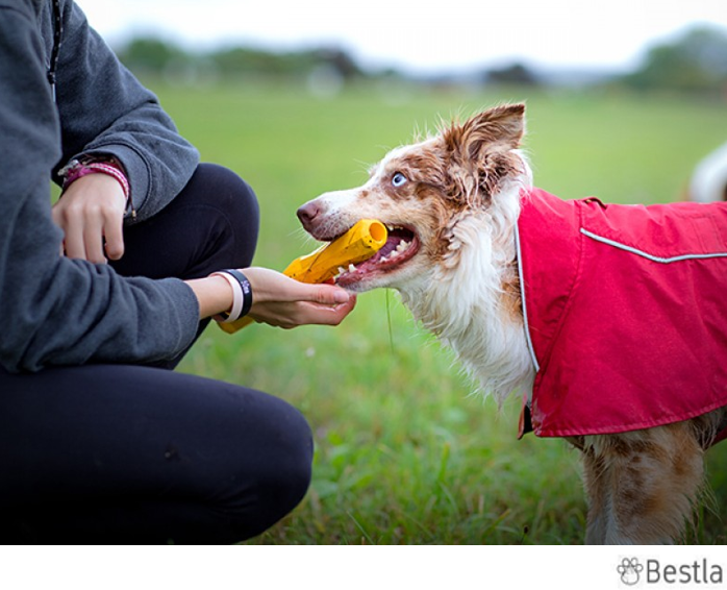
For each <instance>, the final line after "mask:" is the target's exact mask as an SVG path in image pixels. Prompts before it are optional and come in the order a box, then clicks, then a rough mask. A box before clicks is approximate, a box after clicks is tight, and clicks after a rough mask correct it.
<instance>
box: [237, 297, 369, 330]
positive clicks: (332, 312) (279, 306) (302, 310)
mask: <svg viewBox="0 0 727 590" xmlns="http://www.w3.org/2000/svg"><path fill="white" fill-rule="evenodd" d="M355 306H356V297H355V296H354V295H351V296H350V297H349V299H348V301H347V302H345V303H339V304H336V305H328V304H324V303H315V302H311V301H295V302H284V303H267V304H264V305H262V306H255V305H254V306H253V311H252V312H251V313H250V317H252V318H253V319H254V320H255V321H257V322H263V323H266V324H269V325H271V326H275V327H278V328H284V329H291V328H297V327H299V326H305V325H310V324H317V325H324V326H337V325H338V324H340V323H341V322H342V321H343V320H344V319H345V318H346V316H348V314H349V313H351V311H353V309H354V307H355Z"/></svg>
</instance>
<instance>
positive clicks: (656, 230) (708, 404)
mask: <svg viewBox="0 0 727 590" xmlns="http://www.w3.org/2000/svg"><path fill="white" fill-rule="evenodd" d="M517 233H518V242H519V244H518V248H519V250H518V260H519V265H520V282H521V289H522V301H523V310H524V313H525V320H526V324H527V333H528V344H529V347H530V351H531V354H532V356H533V362H534V364H535V368H536V370H537V374H536V376H535V383H534V385H533V390H532V397H531V398H530V399H529V400H527V402H526V407H525V408H524V411H523V415H524V417H525V418H524V419H525V421H527V418H528V413H529V418H530V421H531V423H532V430H533V431H534V432H535V434H536V435H538V436H573V435H585V434H606V433H616V432H625V431H629V430H638V429H641V428H650V427H653V426H659V425H662V424H668V423H671V422H677V421H680V420H686V419H688V418H692V417H694V416H698V415H700V414H704V413H706V412H709V411H711V410H714V409H716V408H719V407H720V406H725V405H727V203H711V204H701V203H673V204H670V205H650V206H643V205H604V204H603V203H601V202H600V201H599V200H598V199H594V198H589V199H582V200H577V201H564V200H562V199H559V198H558V197H555V196H553V195H550V194H548V193H546V192H545V191H542V190H539V189H533V190H530V191H528V192H527V193H523V197H522V213H521V214H520V219H519V222H518V232H517ZM521 422H522V421H521ZM524 429H528V426H527V425H526V426H524V427H523V425H522V424H521V433H522V431H523V430H524Z"/></svg>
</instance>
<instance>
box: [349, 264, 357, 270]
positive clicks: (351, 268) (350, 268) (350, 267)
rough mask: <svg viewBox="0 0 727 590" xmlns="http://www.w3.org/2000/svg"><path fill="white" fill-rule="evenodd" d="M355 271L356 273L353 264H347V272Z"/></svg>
mask: <svg viewBox="0 0 727 590" xmlns="http://www.w3.org/2000/svg"><path fill="white" fill-rule="evenodd" d="M355 271H356V267H355V266H354V265H353V264H349V265H348V272H355Z"/></svg>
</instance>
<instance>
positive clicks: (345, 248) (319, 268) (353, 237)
mask: <svg viewBox="0 0 727 590" xmlns="http://www.w3.org/2000/svg"><path fill="white" fill-rule="evenodd" d="M387 237H388V232H387V230H386V226H385V225H384V224H383V223H381V222H380V221H377V220H376V219H362V220H361V221H359V222H358V223H356V224H355V225H354V226H353V227H352V228H351V229H349V230H348V231H347V232H346V233H345V234H343V235H342V236H341V237H339V238H337V239H335V240H334V241H332V242H331V243H329V244H324V245H323V246H321V247H320V248H318V249H317V250H315V251H314V252H311V253H310V254H307V255H306V256H301V257H300V258H296V259H295V260H293V262H291V263H290V264H289V265H288V268H286V269H285V270H284V271H283V274H284V275H286V276H289V277H290V278H292V279H295V280H296V281H300V282H301V283H324V282H325V281H327V280H328V279H331V278H333V277H335V276H336V275H337V274H338V273H339V272H340V271H339V269H340V268H343V269H347V268H348V266H349V265H350V264H358V263H359V262H363V261H364V260H368V259H369V258H371V257H372V256H373V255H374V254H376V252H378V251H379V250H380V249H381V248H382V247H383V245H384V244H386V238H387ZM252 322H253V320H252V318H249V317H244V318H240V319H239V320H237V321H236V322H232V323H231V324H218V325H219V326H220V328H222V329H223V330H224V331H225V332H228V333H229V334H233V333H235V332H237V331H238V330H240V329H242V328H244V327H245V326H248V325H249V324H251V323H252Z"/></svg>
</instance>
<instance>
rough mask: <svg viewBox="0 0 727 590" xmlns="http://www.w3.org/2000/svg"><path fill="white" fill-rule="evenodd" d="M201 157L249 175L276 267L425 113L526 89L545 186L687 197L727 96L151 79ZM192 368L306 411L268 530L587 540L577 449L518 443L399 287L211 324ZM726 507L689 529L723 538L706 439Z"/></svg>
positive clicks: (722, 468) (571, 191)
mask: <svg viewBox="0 0 727 590" xmlns="http://www.w3.org/2000/svg"><path fill="white" fill-rule="evenodd" d="M151 86H152V87H153V88H154V89H155V90H156V91H157V92H158V93H159V95H160V98H161V101H162V104H163V105H164V106H165V107H166V109H167V110H168V111H169V112H170V113H171V114H172V116H173V117H174V118H175V120H176V121H177V124H178V126H179V127H180V130H181V131H182V133H183V134H184V135H186V136H187V137H188V138H189V139H190V140H192V141H193V142H194V143H195V144H196V145H197V146H198V147H199V149H200V151H201V153H202V157H203V159H204V160H205V161H214V162H218V163H221V164H224V165H227V166H229V167H231V168H232V169H234V170H235V171H237V172H238V173H239V174H240V175H242V176H243V177H244V178H246V179H247V180H248V181H249V182H250V183H251V184H252V186H253V187H254V188H255V189H256V192H257V194H258V197H259V199H260V203H261V210H262V235H261V240H260V245H259V250H258V253H257V256H256V260H255V263H256V264H258V265H263V266H269V267H272V268H278V269H281V268H283V267H284V266H285V265H286V264H287V263H288V262H289V260H291V259H292V258H294V257H296V256H299V255H301V254H303V253H306V252H308V251H309V250H311V249H312V246H313V245H312V244H311V242H310V241H308V240H307V239H306V238H305V237H304V235H303V233H302V231H301V230H300V229H299V225H298V222H297V219H296V217H295V210H296V208H297V207H298V205H300V204H301V203H303V202H305V201H307V200H308V199H310V198H312V197H314V196H316V195H318V194H319V193H321V192H324V191H326V190H330V189H336V188H345V187H350V186H355V185H358V184H360V183H361V182H362V181H363V180H364V178H365V177H366V172H365V171H366V168H367V167H368V165H369V164H371V163H373V162H375V161H377V160H378V159H379V158H380V157H381V156H382V155H383V154H384V153H385V152H386V150H387V149H388V148H391V147H394V146H396V145H398V144H400V143H406V142H408V141H409V140H410V139H412V137H413V133H414V131H415V129H418V130H419V131H421V132H425V131H426V130H428V129H429V130H431V129H433V128H435V127H436V125H437V122H438V120H439V118H440V117H443V118H445V119H449V118H450V117H451V116H452V115H457V114H460V115H462V116H466V115H469V114H472V113H473V112H475V111H476V110H478V109H480V108H482V107H486V106H492V105H493V104H495V103H498V102H501V101H504V100H507V101H515V100H523V99H527V104H528V117H529V135H528V138H527V141H526V147H527V149H528V151H529V153H530V156H531V160H532V164H533V168H534V172H535V179H536V184H537V185H538V186H541V187H543V188H545V189H547V190H549V191H551V192H554V193H556V194H559V195H561V196H563V197H580V196H586V195H593V194H595V195H597V196H600V197H601V198H602V199H604V200H606V201H618V202H657V201H670V200H676V199H679V198H680V196H681V194H682V191H683V189H684V188H685V186H686V182H687V179H688V177H689V175H690V172H691V169H692V167H693V165H694V164H695V163H696V162H697V161H698V160H699V158H701V157H702V156H704V155H705V154H706V153H707V152H708V151H710V150H711V149H713V148H715V147H716V146H717V145H719V144H720V143H722V142H724V141H725V140H726V139H727V114H726V110H725V105H724V104H721V105H720V104H700V103H689V102H684V101H682V100H678V99H674V98H648V99H647V98H634V97H628V96H621V95H614V94H603V95H583V94H577V93H571V94H568V93H560V94H547V93H533V94H525V93H524V92H523V91H519V90H518V91H514V92H512V93H508V92H501V93H499V94H485V93H478V92H473V91H469V90H467V91H465V90H460V91H457V90H451V89H450V90H440V91H431V90H423V89H416V88H398V89H396V90H391V89H389V90H387V91H383V90H382V89H380V88H376V87H367V88H356V89H349V90H347V91H346V92H344V93H343V94H341V95H339V96H337V97H335V98H334V99H328V100H322V99H318V98H314V97H312V96H311V95H309V94H308V93H307V92H306V91H305V89H304V88H297V87H288V86H261V85H256V86H252V87H244V86H239V87H225V88H200V89H190V88H183V89H181V88H177V89H175V88H171V87H167V86H163V85H162V86H160V85H155V84H151ZM182 370H184V371H188V372H193V373H198V374H201V375H205V376H209V377H214V378H218V379H224V380H227V381H231V382H234V383H240V384H244V385H247V386H250V387H254V388H258V389H261V390H264V391H267V392H270V393H273V394H275V395H279V396H280V397H283V398H284V399H286V400H288V401H290V402H291V403H293V404H294V405H296V406H297V407H298V408H300V409H301V410H302V411H303V413H304V414H305V415H306V417H307V418H308V420H309V422H310V424H311V426H312V428H313V431H314V433H315V443H316V455H315V463H314V475H313V483H312V486H311V489H310V491H309V493H308V495H307V497H306V498H305V500H304V501H303V503H302V504H301V505H300V506H299V508H298V509H297V510H296V511H295V512H294V513H293V514H291V515H290V516H289V517H287V518H286V519H285V520H284V521H283V522H282V523H280V524H279V525H278V526H276V527H274V528H273V529H271V530H270V531H268V532H267V533H265V534H264V535H263V536H261V537H260V538H258V539H256V540H254V541H253V542H256V543H299V544H303V543H307V544H311V543H318V544H322V543H336V544H338V543H346V544H359V543H367V544H369V543H370V544H392V543H409V544H423V543H426V544H450V543H466V544H475V543H501V544H510V543H559V544H560V543H564V544H568V543H578V542H581V541H582V538H583V527H584V522H585V510H586V506H585V501H584V499H583V495H582V491H581V484H580V480H579V475H578V469H579V468H578V457H577V455H576V453H575V452H573V451H571V450H569V449H568V448H567V446H566V444H565V443H563V442H562V441H559V440H548V439H536V438H535V437H534V436H532V435H529V436H528V437H526V438H525V439H524V440H522V441H517V440H516V438H515V436H516V429H517V416H518V411H519V408H518V404H517V401H516V400H513V403H510V404H508V405H507V406H506V407H505V408H504V410H503V411H502V412H501V413H498V411H497V408H496V407H495V404H494V403H493V402H492V401H491V400H486V399H485V400H483V399H482V397H481V396H477V395H470V393H471V392H472V391H473V389H474V387H473V385H472V384H471V383H470V382H468V380H467V379H466V378H464V377H463V376H461V374H460V371H459V368H458V367H457V365H456V363H455V362H454V361H453V358H452V356H451V355H450V354H449V353H448V352H447V351H446V350H443V349H441V347H440V346H439V344H438V343H437V342H436V340H434V339H433V338H432V337H430V336H428V335H427V334H426V333H424V332H423V330H421V329H420V328H419V327H417V326H416V325H415V323H414V322H413V321H412V320H411V318H410V316H409V315H408V312H407V311H406V310H405V309H404V308H403V306H402V305H401V304H400V303H399V300H398V297H397V295H396V294H395V293H393V292H391V293H388V292H386V291H377V292H372V293H368V294H365V295H362V296H361V297H360V298H359V303H358V306H357V309H356V310H355V311H354V313H353V314H352V315H351V316H350V317H349V318H348V319H347V321H346V322H345V323H344V324H343V325H342V326H340V327H338V328H336V329H332V328H323V327H304V328H299V329H297V330H293V331H290V332H284V331H280V330H276V329H273V328H270V327H267V326H260V325H256V326H253V327H250V328H248V329H247V330H245V331H244V332H242V333H239V334H237V335H235V336H233V337H230V336H226V335H224V334H223V333H222V332H221V331H219V330H217V329H209V330H208V331H207V332H206V334H205V335H203V337H202V338H201V339H200V341H199V342H198V343H197V345H196V346H195V348H194V349H193V350H192V352H191V353H190V355H189V356H188V358H187V360H186V361H185V363H184V364H183V366H182ZM709 468H710V473H711V476H710V481H711V482H712V484H713V487H714V488H715V490H716V492H715V500H714V505H715V507H716V512H718V513H714V512H711V511H704V512H703V514H702V518H701V519H700V523H699V525H698V526H697V527H696V530H695V531H694V532H693V534H692V535H691V536H690V538H689V539H688V540H689V541H690V542H696V541H699V542H706V543H723V542H724V541H725V535H726V534H727V533H726V529H725V522H727V444H725V445H722V446H721V447H717V448H716V449H714V450H713V451H712V452H711V454H710V459H709Z"/></svg>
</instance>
